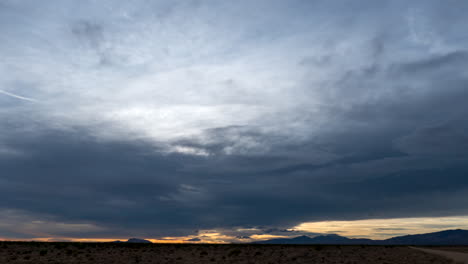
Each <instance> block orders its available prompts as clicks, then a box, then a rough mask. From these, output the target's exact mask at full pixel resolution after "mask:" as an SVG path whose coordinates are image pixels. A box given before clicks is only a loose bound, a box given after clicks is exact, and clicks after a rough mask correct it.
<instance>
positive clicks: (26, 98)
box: [0, 90, 37, 102]
mask: <svg viewBox="0 0 468 264" xmlns="http://www.w3.org/2000/svg"><path fill="white" fill-rule="evenodd" d="M0 93H2V94H4V95H8V96H10V97H14V98H17V99H21V100H25V101H30V102H37V100H35V99H32V98H28V97H24V96H20V95H16V94H12V93H9V92H7V91H3V90H0Z"/></svg>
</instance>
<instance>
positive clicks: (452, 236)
mask: <svg viewBox="0 0 468 264" xmlns="http://www.w3.org/2000/svg"><path fill="white" fill-rule="evenodd" d="M251 244H302V245H304V244H311V245H313V244H323V245H327V244H329V245H332V244H339V245H468V230H463V229H453V230H443V231H438V232H432V233H425V234H416V235H404V236H396V237H392V238H388V239H384V240H373V239H367V238H348V237H344V236H340V235H337V234H329V235H319V236H316V237H308V236H298V237H294V238H276V239H271V240H263V241H255V242H252V243H251Z"/></svg>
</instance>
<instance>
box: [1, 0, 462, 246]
mask: <svg viewBox="0 0 468 264" xmlns="http://www.w3.org/2000/svg"><path fill="white" fill-rule="evenodd" d="M467 10H468V2H467V1H462V0H445V1H441V0H439V1H435V0H424V1H423V0H421V1H402V0H401V1H400V0H395V1H385V0H383V1H374V0H357V1H351V0H344V1H325V0H323V1H311V0H303V1H300V0H292V1H277V0H271V1H270V0H269V1H266V0H265V1H262V0H256V1H243V0H241V1H208V0H207V1H203V0H197V1H195V0H194V1H192V0H186V1H177V0H175V1H145V0H135V1H124V0H122V1H117V0H112V1H111V0H99V1H92V0H83V1H71V0H46V1H33V0H0V239H6V240H48V241H58V240H75V241H91V240H93V241H107V240H115V239H125V238H129V237H141V238H147V239H152V241H163V242H164V241H178V242H218V243H226V242H250V241H254V240H261V239H268V238H273V237H293V236H298V235H304V234H305V235H309V236H314V235H318V234H327V233H336V234H340V235H346V236H349V237H367V238H377V239H381V238H388V237H392V236H396V235H401V234H415V233H422V232H432V231H439V230H443V229H454V228H465V229H468V207H466V204H468V177H467V176H468V175H467V174H468V162H467V161H468V160H467V158H468V115H467V114H468V104H467V103H466V102H467V101H468V49H467V47H468V31H467V30H466V25H467V23H468V17H467V16H466V12H467Z"/></svg>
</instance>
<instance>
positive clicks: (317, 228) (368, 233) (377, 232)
mask: <svg viewBox="0 0 468 264" xmlns="http://www.w3.org/2000/svg"><path fill="white" fill-rule="evenodd" d="M447 229H468V216H453V217H432V218H429V217H420V218H393V219H366V220H354V221H320V222H304V223H301V224H299V225H297V226H295V227H293V228H291V229H289V230H290V231H293V230H294V231H299V232H291V233H288V234H285V235H273V234H264V233H262V230H260V229H256V228H247V229H245V228H237V229H235V231H238V232H249V231H250V232H251V233H250V235H249V236H250V238H244V239H240V238H237V237H236V236H234V235H226V234H223V231H222V230H200V231H199V233H198V234H197V235H190V236H180V237H160V238H144V239H146V240H149V241H151V242H153V243H191V244H200V243H206V244H225V243H245V242H252V241H258V240H268V239H275V238H288V237H294V236H299V235H301V234H307V233H321V234H331V233H334V234H338V235H341V236H345V237H350V238H358V237H362V238H371V239H386V238H390V237H394V236H400V235H412V234H422V233H431V232H437V231H442V230H447ZM194 238H197V239H200V241H190V239H194ZM127 239H128V238H75V237H53V236H52V235H51V234H42V233H41V232H31V237H30V238H7V237H0V240H3V241H42V242H60V241H70V242H112V241H116V240H120V241H127Z"/></svg>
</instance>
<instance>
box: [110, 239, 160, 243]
mask: <svg viewBox="0 0 468 264" xmlns="http://www.w3.org/2000/svg"><path fill="white" fill-rule="evenodd" d="M112 243H152V242H151V241H149V240H146V239H140V238H130V239H128V240H127V241H125V242H124V241H120V240H116V241H112Z"/></svg>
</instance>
